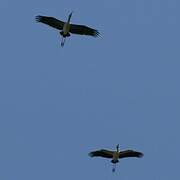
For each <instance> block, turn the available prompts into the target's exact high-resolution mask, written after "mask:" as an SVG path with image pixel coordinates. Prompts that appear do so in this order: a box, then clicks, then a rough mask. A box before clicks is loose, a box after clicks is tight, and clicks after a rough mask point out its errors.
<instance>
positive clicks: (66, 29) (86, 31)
mask: <svg viewBox="0 0 180 180" xmlns="http://www.w3.org/2000/svg"><path fill="white" fill-rule="evenodd" d="M71 16H72V12H71V13H70V14H69V16H68V20H67V21H66V22H63V21H61V20H58V19H56V18H54V17H48V16H36V21H37V22H41V23H44V24H47V25H49V26H51V27H53V28H56V29H58V30H60V32H59V33H60V35H61V36H62V41H61V46H62V47H63V46H64V43H65V40H66V37H69V36H70V33H73V34H79V35H88V36H93V37H97V36H99V32H98V31H97V30H96V29H92V28H90V27H88V26H85V25H77V24H71V23H70V20H71Z"/></svg>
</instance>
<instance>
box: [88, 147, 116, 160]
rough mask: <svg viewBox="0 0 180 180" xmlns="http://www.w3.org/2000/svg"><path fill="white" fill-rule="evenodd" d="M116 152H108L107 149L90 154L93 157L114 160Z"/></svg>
mask: <svg viewBox="0 0 180 180" xmlns="http://www.w3.org/2000/svg"><path fill="white" fill-rule="evenodd" d="M113 153H114V151H108V150H105V149H101V150H98V151H92V152H90V153H89V156H91V157H104V158H112V157H113Z"/></svg>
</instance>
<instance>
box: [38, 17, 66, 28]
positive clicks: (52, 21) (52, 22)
mask: <svg viewBox="0 0 180 180" xmlns="http://www.w3.org/2000/svg"><path fill="white" fill-rule="evenodd" d="M36 21H37V22H41V23H44V24H46V25H49V26H51V27H53V28H56V29H59V30H62V29H63V26H64V22H63V21H60V20H58V19H56V18H54V17H48V16H36Z"/></svg>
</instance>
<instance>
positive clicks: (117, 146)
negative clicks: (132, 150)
mask: <svg viewBox="0 0 180 180" xmlns="http://www.w3.org/2000/svg"><path fill="white" fill-rule="evenodd" d="M116 150H117V152H119V144H117V145H116Z"/></svg>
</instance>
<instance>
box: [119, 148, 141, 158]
mask: <svg viewBox="0 0 180 180" xmlns="http://www.w3.org/2000/svg"><path fill="white" fill-rule="evenodd" d="M142 156H143V153H141V152H137V151H133V150H126V151H121V152H120V153H119V158H127V157H137V158H140V157H142Z"/></svg>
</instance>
